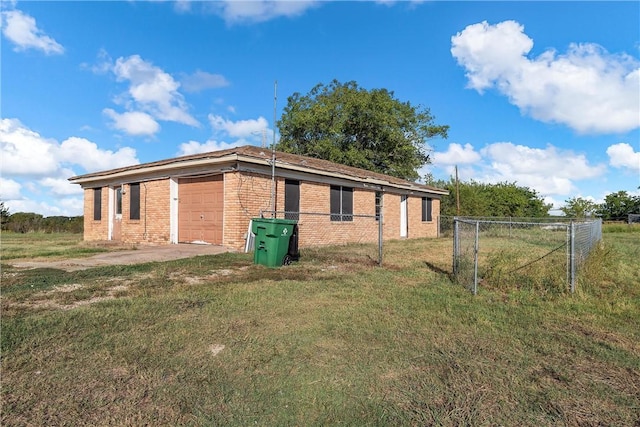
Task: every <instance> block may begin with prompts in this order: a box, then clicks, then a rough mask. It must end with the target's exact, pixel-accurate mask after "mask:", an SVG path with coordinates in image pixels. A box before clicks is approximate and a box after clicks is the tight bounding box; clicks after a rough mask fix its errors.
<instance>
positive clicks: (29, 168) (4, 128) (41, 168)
mask: <svg viewBox="0 0 640 427" xmlns="http://www.w3.org/2000/svg"><path fill="white" fill-rule="evenodd" d="M55 148H56V142H55V141H54V140H51V139H46V138H43V137H42V136H40V134H38V133H37V132H34V131H32V130H30V129H27V128H25V127H24V126H23V125H22V123H20V121H19V120H16V119H1V120H0V154H2V156H1V158H2V174H3V175H4V176H7V175H9V176H11V175H13V176H46V175H48V174H51V173H54V172H55V171H56V170H57V169H58V162H57V160H56V158H55Z"/></svg>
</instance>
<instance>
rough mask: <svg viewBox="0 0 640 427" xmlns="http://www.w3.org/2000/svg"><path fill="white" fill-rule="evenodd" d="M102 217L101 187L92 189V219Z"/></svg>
mask: <svg viewBox="0 0 640 427" xmlns="http://www.w3.org/2000/svg"><path fill="white" fill-rule="evenodd" d="M101 219H102V188H94V189H93V220H94V221H100V220H101Z"/></svg>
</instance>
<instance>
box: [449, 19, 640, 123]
mask: <svg viewBox="0 0 640 427" xmlns="http://www.w3.org/2000/svg"><path fill="white" fill-rule="evenodd" d="M451 45H452V47H451V53H452V55H453V56H454V57H455V58H456V60H457V62H458V64H460V65H461V66H462V67H464V68H465V70H466V76H467V78H468V87H469V88H472V89H475V90H477V91H478V92H479V93H482V92H483V91H484V90H487V89H493V88H495V89H496V90H498V91H499V92H500V93H502V94H503V95H505V96H507V97H508V98H509V101H510V102H511V103H512V104H514V105H516V106H517V107H518V108H519V109H520V110H521V111H522V112H523V113H524V114H528V115H530V116H531V117H533V118H535V119H536V120H540V121H543V122H549V123H561V124H564V125H567V126H569V127H571V128H572V129H574V130H576V131H578V132H580V133H619V132H627V131H630V130H633V129H635V128H638V127H640V62H639V61H638V60H637V59H635V58H633V57H632V56H630V55H626V54H617V55H616V54H610V53H609V52H607V51H606V50H605V49H604V48H603V47H601V46H599V45H596V44H591V43H583V44H571V45H570V46H569V48H568V50H567V52H566V53H564V54H558V53H557V52H556V51H554V50H547V51H545V52H543V53H542V54H541V55H539V56H538V57H536V58H529V57H528V56H527V55H528V54H529V53H530V52H531V49H532V48H533V40H532V39H531V38H530V37H528V36H527V35H526V34H525V33H524V27H523V26H522V25H521V24H519V23H518V22H515V21H504V22H501V23H498V24H496V25H490V24H488V23H487V22H486V21H485V22H481V23H478V24H473V25H469V26H468V27H466V28H465V29H464V30H463V31H461V32H459V33H457V34H456V35H455V36H453V37H452V38H451Z"/></svg>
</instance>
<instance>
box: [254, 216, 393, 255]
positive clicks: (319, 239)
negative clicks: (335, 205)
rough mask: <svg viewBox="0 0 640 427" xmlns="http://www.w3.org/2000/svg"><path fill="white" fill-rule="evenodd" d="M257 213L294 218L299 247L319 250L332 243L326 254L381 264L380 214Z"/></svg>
mask: <svg viewBox="0 0 640 427" xmlns="http://www.w3.org/2000/svg"><path fill="white" fill-rule="evenodd" d="M261 216H262V217H264V218H281V219H293V220H296V221H298V244H299V246H300V247H304V248H315V249H311V250H315V251H316V252H318V251H319V252H320V253H322V251H323V249H322V247H323V246H332V250H331V254H328V253H326V251H325V255H327V256H328V257H331V258H334V259H336V260H343V261H346V262H349V261H350V260H358V259H361V262H371V263H377V264H378V265H382V253H383V251H382V243H383V241H382V226H381V224H382V222H381V221H382V219H381V216H378V215H360V214H335V213H333V214H331V213H323V212H288V211H275V212H274V211H262V212H261ZM356 262H357V261H356Z"/></svg>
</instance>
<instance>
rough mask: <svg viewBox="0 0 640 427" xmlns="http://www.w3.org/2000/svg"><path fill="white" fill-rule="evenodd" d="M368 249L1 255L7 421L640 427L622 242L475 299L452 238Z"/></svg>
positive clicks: (631, 268)
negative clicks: (86, 266)
mask: <svg viewBox="0 0 640 427" xmlns="http://www.w3.org/2000/svg"><path fill="white" fill-rule="evenodd" d="M634 237H635V238H634ZM31 244H32V245H37V243H31ZM362 250H364V251H365V252H367V253H369V252H372V251H371V250H368V249H366V248H365V249H362V247H361V246H356V247H349V246H341V247H336V248H322V249H314V250H303V252H302V258H301V261H300V262H299V263H294V264H293V265H292V266H289V267H283V268H278V269H268V268H264V267H262V266H256V265H253V264H252V258H251V256H250V255H245V254H221V255H216V256H200V257H196V258H191V259H186V260H179V261H172V262H163V263H150V264H142V265H137V266H126V267H124V266H123V267H100V268H95V269H90V270H84V271H77V272H61V271H58V270H40V271H37V270H36V271H23V270H16V269H13V268H11V267H8V266H3V271H2V274H3V276H2V313H3V315H2V335H1V345H2V347H1V349H2V356H3V357H2V406H1V408H2V419H1V421H2V425H7V426H10V425H63V424H65V425H67V424H68V425H80V424H84V425H145V424H146V425H149V424H151V425H194V426H200V425H202V426H205V425H207V426H208V425H232V426H233V425H238V426H246V425H279V426H280V425H305V426H314V425H317V426H325V425H338V424H341V425H385V426H386V425H517V424H522V425H569V426H571V425H637V424H638V423H640V415H639V414H640V368H639V367H640V344H638V343H639V342H640V316H639V315H638V313H640V267H639V266H638V263H637V259H638V258H640V256H639V255H640V242H639V240H638V239H637V236H635V235H634V234H632V233H611V234H606V235H605V240H604V245H603V247H602V249H601V250H602V252H601V253H600V254H599V256H598V257H597V258H594V260H593V261H592V265H591V266H590V267H589V268H590V269H591V270H592V271H591V272H590V273H589V274H591V275H592V276H590V277H593V279H592V280H593V281H592V282H590V283H588V284H586V283H585V284H584V285H583V286H580V287H579V288H578V292H577V293H576V294H574V295H570V294H552V295H548V294H547V295H540V294H537V293H536V292H534V291H533V290H504V289H495V290H492V289H488V290H486V291H483V292H482V293H481V294H479V295H478V296H475V297H474V296H472V295H470V293H469V292H468V291H467V290H466V289H464V288H463V287H461V286H458V285H455V284H453V283H452V282H451V281H450V273H451V272H450V269H451V242H450V241H449V240H445V239H440V240H409V241H398V242H390V243H385V264H384V267H383V268H379V267H376V266H375V265H373V264H374V263H373V262H371V261H370V260H368V259H367V258H363V257H362V256H361V252H362ZM373 253H375V250H374V251H373ZM585 280H586V279H585ZM31 285H33V287H31ZM222 346H224V347H222Z"/></svg>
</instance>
